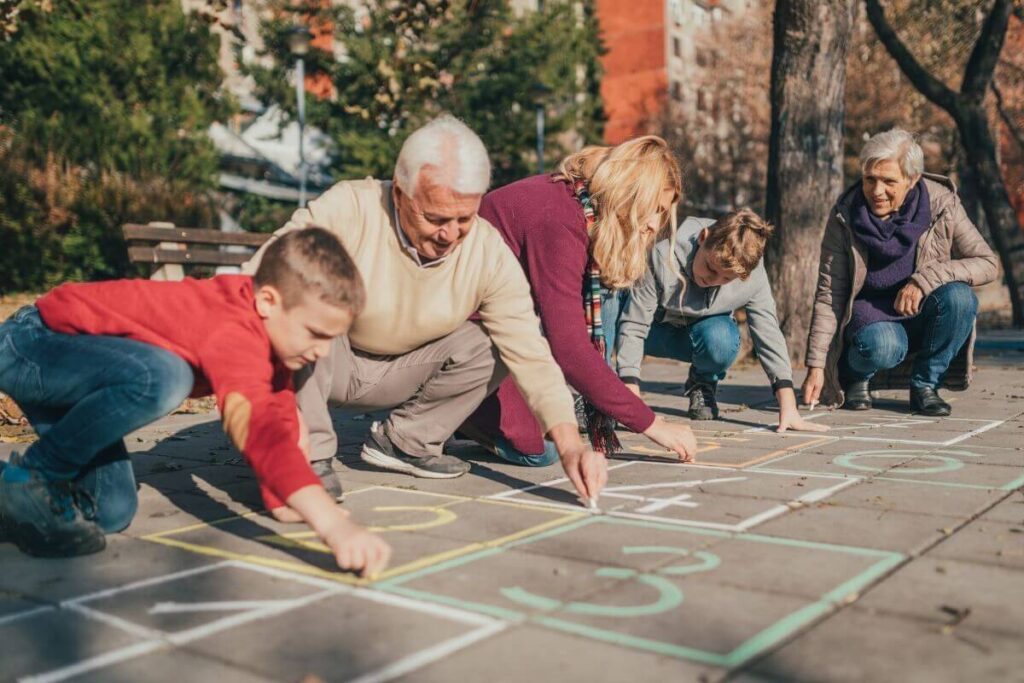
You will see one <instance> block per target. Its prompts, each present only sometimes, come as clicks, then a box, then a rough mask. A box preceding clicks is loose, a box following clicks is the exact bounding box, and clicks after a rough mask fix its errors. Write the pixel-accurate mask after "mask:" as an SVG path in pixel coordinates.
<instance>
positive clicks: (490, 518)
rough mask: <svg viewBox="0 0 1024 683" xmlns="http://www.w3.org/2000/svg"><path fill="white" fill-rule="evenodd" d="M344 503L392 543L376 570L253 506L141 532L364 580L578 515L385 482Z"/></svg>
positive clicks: (190, 546)
mask: <svg viewBox="0 0 1024 683" xmlns="http://www.w3.org/2000/svg"><path fill="white" fill-rule="evenodd" d="M345 508H346V509H347V510H349V511H351V512H352V514H353V517H354V518H355V519H356V520H357V521H359V522H360V523H361V524H363V525H365V526H366V527H368V528H369V529H370V530H372V531H374V532H376V533H379V534H381V535H382V536H383V537H384V538H385V539H386V540H387V541H388V542H389V543H390V544H391V547H392V558H391V566H390V567H389V568H388V569H387V570H385V572H383V573H382V574H381V575H380V576H379V577H374V579H370V578H360V577H357V576H355V575H354V574H351V573H348V572H342V571H340V570H338V568H337V566H336V564H335V560H334V557H333V554H332V553H331V552H330V549H329V548H327V546H325V545H324V544H323V543H322V542H321V541H320V540H319V539H318V538H317V537H316V534H315V533H314V532H313V531H312V530H310V529H309V528H308V527H306V526H304V525H287V524H280V523H278V522H275V521H274V520H272V519H270V518H267V517H265V516H259V515H256V514H254V513H251V514H244V515H236V516H229V517H226V518H224V519H219V520H214V521H210V522H202V523H198V524H193V525H189V526H185V527H181V528H176V529H171V530H169V531H162V532H159V533H155V534H149V535H147V536H142V537H141V538H142V540H146V541H151V542H154V543H160V544H163V545H169V546H173V547H177V548H181V549H184V550H189V551H191V552H194V553H198V554H203V555H210V556H214V557H222V558H225V559H230V560H237V561H241V562H248V563H251V564H256V565H262V566H268V567H276V568H281V569H287V570H290V571H296V572H300V573H304V574H308V575H312V576H316V577H320V578H328V579H332V580H335V581H340V582H342V583H349V584H367V583H372V581H373V580H375V579H384V578H389V577H393V576H397V575H399V574H402V573H404V572H407V571H413V570H415V569H419V568H421V567H424V566H429V565H430V564H432V563H435V562H440V561H443V560H446V559H449V558H451V557H456V556H459V555H463V554H466V553H470V552H473V551H475V550H478V549H480V548H482V547H485V546H487V545H489V544H493V543H495V542H500V541H502V540H509V539H512V538H518V537H520V536H522V535H528V534H531V533H535V532H538V531H544V530H546V529H548V528H551V527H553V526H557V525H559V524H562V523H565V522H566V521H570V520H573V519H575V518H576V517H577V516H579V515H580V514H582V508H579V509H577V510H574V511H562V510H556V509H544V508H538V507H536V506H528V505H521V504H518V503H515V502H505V501H497V500H494V501H492V500H488V499H477V498H469V497H465V496H455V495H448V494H440V493H429V492H424V491H417V490H414V489H404V488H396V487H387V486H369V487H367V488H364V489H360V490H358V491H354V492H350V493H349V494H347V496H346V500H345ZM510 508H516V513H515V514H508V512H509V511H510ZM462 511H465V512H462ZM481 511H484V513H481Z"/></svg>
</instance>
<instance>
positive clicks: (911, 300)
mask: <svg viewBox="0 0 1024 683" xmlns="http://www.w3.org/2000/svg"><path fill="white" fill-rule="evenodd" d="M923 299H924V292H923V291H921V288H920V287H918V286H917V285H916V284H914V283H913V282H908V283H907V284H905V285H903V289H901V290H900V291H899V294H897V295H896V301H895V302H894V303H893V308H895V309H896V312H897V313H899V314H900V315H917V313H918V311H920V310H921V301H922V300H923Z"/></svg>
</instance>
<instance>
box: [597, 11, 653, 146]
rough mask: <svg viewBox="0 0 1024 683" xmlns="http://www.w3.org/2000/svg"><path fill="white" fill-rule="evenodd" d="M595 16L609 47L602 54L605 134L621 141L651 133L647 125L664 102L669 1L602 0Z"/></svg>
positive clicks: (611, 141) (609, 139)
mask: <svg viewBox="0 0 1024 683" xmlns="http://www.w3.org/2000/svg"><path fill="white" fill-rule="evenodd" d="M597 17H598V21H599V22H600V25H601V36H602V39H603V40H604V45H605V47H606V48H607V49H608V53H607V54H605V55H604V56H603V57H602V58H601V63H602V66H603V67H604V78H603V80H602V82H601V97H602V98H603V99H604V108H605V113H606V114H607V116H608V123H607V125H606V126H605V133H604V138H605V141H606V142H607V143H609V144H618V143H619V142H622V141H623V140H626V139H628V138H630V137H633V136H635V135H640V134H642V133H645V132H647V131H646V130H645V126H644V124H645V123H646V122H647V121H648V120H649V119H650V118H652V117H654V116H656V115H657V114H658V113H659V112H660V111H661V109H662V107H664V104H665V94H666V90H667V87H668V79H667V74H666V70H665V0H628V1H624V0H598V2H597Z"/></svg>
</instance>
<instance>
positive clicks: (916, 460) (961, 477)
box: [755, 442, 1024, 491]
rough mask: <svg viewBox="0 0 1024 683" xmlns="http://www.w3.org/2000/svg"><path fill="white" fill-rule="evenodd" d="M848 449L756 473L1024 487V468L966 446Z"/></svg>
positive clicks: (795, 458)
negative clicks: (989, 460)
mask: <svg viewBox="0 0 1024 683" xmlns="http://www.w3.org/2000/svg"><path fill="white" fill-rule="evenodd" d="M846 444H847V448H846V449H845V452H840V453H837V454H829V455H824V454H821V453H795V454H793V455H790V456H787V457H785V458H781V459H779V460H776V461H775V462H772V463H770V464H768V465H765V466H761V467H757V468H755V469H756V470H758V471H761V472H793V473H796V472H799V473H804V474H836V475H843V476H859V477H872V478H874V479H876V480H881V481H903V482H909V483H919V484H925V485H936V486H952V487H959V488H968V489H1002V490H1007V491H1009V490H1012V489H1014V488H1017V487H1019V486H1021V485H1024V466H1022V467H1013V466H1007V465H998V464H988V463H986V453H988V452H990V451H986V450H982V449H978V450H971V449H970V447H968V446H966V445H965V446H950V447H943V448H925V447H915V446H909V445H905V444H896V445H895V446H893V445H888V446H882V445H881V444H871V443H864V442H846ZM992 453H993V455H994V456H996V455H998V454H997V453H995V452H992Z"/></svg>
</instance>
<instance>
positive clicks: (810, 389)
mask: <svg viewBox="0 0 1024 683" xmlns="http://www.w3.org/2000/svg"><path fill="white" fill-rule="evenodd" d="M824 386H825V369H824V368H807V376H806V377H804V385H803V387H801V391H802V392H803V395H804V403H806V404H807V405H811V404H812V403H817V402H818V399H820V398H821V389H822V387H824Z"/></svg>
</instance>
